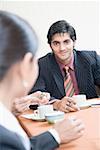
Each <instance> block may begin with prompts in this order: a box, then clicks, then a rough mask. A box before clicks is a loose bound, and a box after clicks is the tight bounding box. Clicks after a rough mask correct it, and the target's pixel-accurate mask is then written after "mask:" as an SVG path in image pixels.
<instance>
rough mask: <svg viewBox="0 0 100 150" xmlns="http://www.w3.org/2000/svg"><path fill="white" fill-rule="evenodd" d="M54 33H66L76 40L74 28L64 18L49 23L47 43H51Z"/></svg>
mask: <svg viewBox="0 0 100 150" xmlns="http://www.w3.org/2000/svg"><path fill="white" fill-rule="evenodd" d="M56 33H68V34H69V35H70V38H71V39H72V40H73V41H75V40H76V32H75V29H74V28H73V27H72V26H71V25H70V24H69V23H68V22H66V21H65V20H60V21H57V22H55V23H53V24H52V25H51V27H50V28H49V30H48V34H47V39H48V43H49V44H51V41H52V37H53V36H54V34H56Z"/></svg>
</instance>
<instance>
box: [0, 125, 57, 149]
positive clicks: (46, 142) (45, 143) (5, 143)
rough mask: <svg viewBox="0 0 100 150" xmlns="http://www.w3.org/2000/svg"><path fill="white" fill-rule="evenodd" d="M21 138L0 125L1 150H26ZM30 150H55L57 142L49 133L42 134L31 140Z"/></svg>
mask: <svg viewBox="0 0 100 150" xmlns="http://www.w3.org/2000/svg"><path fill="white" fill-rule="evenodd" d="M19 139H20V138H19V136H18V135H17V134H16V133H14V132H12V131H9V130H7V129H6V128H4V127H3V126H1V125H0V150H25V148H24V146H23V144H22V143H21V141H20V140H19ZM30 142H31V149H30V150H54V149H55V148H57V147H58V144H57V142H56V141H55V139H54V138H53V136H52V135H51V134H50V133H49V132H45V133H43V134H40V135H39V136H35V137H32V138H31V139H30Z"/></svg>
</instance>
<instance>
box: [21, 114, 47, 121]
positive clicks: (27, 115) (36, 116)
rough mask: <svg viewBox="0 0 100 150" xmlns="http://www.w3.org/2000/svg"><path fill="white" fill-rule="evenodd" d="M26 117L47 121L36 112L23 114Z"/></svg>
mask: <svg viewBox="0 0 100 150" xmlns="http://www.w3.org/2000/svg"><path fill="white" fill-rule="evenodd" d="M21 116H22V117H24V118H27V119H32V120H36V121H45V118H40V117H39V115H36V114H25V115H21Z"/></svg>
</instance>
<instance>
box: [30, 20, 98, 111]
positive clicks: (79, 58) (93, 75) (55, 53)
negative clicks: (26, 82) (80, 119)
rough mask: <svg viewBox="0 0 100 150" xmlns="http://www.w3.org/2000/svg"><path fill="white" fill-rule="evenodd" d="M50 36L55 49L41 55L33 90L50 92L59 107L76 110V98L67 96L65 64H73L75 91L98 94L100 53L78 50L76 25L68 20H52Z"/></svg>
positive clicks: (91, 94)
mask: <svg viewBox="0 0 100 150" xmlns="http://www.w3.org/2000/svg"><path fill="white" fill-rule="evenodd" d="M47 38H48V43H49V45H50V47H51V49H52V53H49V54H47V55H46V56H44V57H42V58H40V59H39V77H38V80H37V82H36V84H35V86H34V87H33V89H32V91H31V92H33V91H37V90H41V91H45V92H49V93H50V94H51V99H54V100H55V101H56V102H54V108H55V109H60V110H62V111H65V112H69V111H75V110H77V109H78V108H77V107H76V105H75V104H74V101H73V99H71V98H66V97H64V96H65V95H66V92H65V88H64V71H63V68H64V67H65V66H67V67H68V68H69V73H70V76H71V79H72V83H73V87H74V94H75V95H77V94H86V96H87V98H88V99H89V98H94V97H97V93H96V89H95V85H97V86H99V87H100V56H99V55H97V54H96V52H95V51H77V50H75V49H74V47H75V42H76V32H75V29H74V28H73V27H72V26H71V25H70V24H69V23H67V22H66V21H64V20H61V21H57V22H55V23H54V24H52V26H51V27H50V29H49V31H48V35H47ZM71 96H72V95H71ZM59 100H61V101H59ZM70 102H71V103H70Z"/></svg>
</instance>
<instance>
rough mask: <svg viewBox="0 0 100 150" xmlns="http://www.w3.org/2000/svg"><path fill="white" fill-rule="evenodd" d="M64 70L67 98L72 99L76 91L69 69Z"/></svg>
mask: <svg viewBox="0 0 100 150" xmlns="http://www.w3.org/2000/svg"><path fill="white" fill-rule="evenodd" d="M64 70H65V79H64V87H65V93H66V96H68V97H72V96H73V95H75V90H74V86H73V82H72V79H71V76H70V73H69V68H68V67H67V66H65V68H64Z"/></svg>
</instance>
